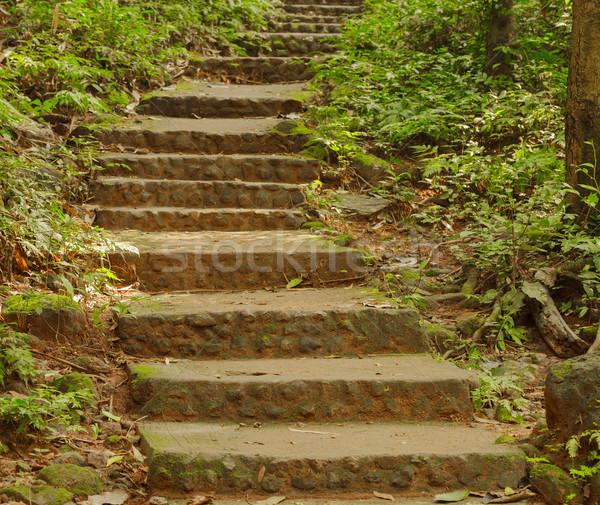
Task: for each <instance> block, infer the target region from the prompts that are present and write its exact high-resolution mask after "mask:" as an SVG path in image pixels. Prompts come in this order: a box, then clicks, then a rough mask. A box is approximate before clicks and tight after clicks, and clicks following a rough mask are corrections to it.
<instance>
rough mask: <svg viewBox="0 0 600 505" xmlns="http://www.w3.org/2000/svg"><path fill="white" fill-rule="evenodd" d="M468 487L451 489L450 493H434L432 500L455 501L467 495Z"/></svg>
mask: <svg viewBox="0 0 600 505" xmlns="http://www.w3.org/2000/svg"><path fill="white" fill-rule="evenodd" d="M470 492H471V491H469V490H468V489H461V490H459V491H453V492H452V493H444V494H436V495H435V499H434V501H441V502H445V503H451V502H457V501H462V500H464V499H465V498H466V497H467V496H469V493H470Z"/></svg>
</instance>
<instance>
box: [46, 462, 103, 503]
mask: <svg viewBox="0 0 600 505" xmlns="http://www.w3.org/2000/svg"><path fill="white" fill-rule="evenodd" d="M39 477H40V478H41V479H43V480H45V481H46V482H47V483H48V484H50V485H54V486H56V487H61V488H67V489H69V490H70V491H71V492H72V493H73V494H76V495H86V496H87V495H92V494H99V493H101V492H102V491H104V482H103V480H102V477H101V476H100V474H98V473H97V472H96V471H95V470H92V469H91V468H87V467H80V466H76V465H72V464H69V463H63V464H57V465H51V466H47V467H46V468H42V469H41V470H40V472H39Z"/></svg>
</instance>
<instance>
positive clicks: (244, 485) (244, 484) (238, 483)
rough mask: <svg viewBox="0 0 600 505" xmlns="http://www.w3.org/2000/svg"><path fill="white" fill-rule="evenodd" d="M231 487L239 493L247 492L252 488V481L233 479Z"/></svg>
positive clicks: (244, 478)
mask: <svg viewBox="0 0 600 505" xmlns="http://www.w3.org/2000/svg"><path fill="white" fill-rule="evenodd" d="M232 485H233V487H234V488H236V489H238V490H240V491H247V490H248V489H250V488H251V487H252V481H251V480H250V479H249V478H248V477H234V479H233V481H232Z"/></svg>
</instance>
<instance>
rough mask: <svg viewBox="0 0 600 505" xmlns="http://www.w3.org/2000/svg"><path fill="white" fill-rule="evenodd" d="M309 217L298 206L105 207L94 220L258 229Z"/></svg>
mask: <svg viewBox="0 0 600 505" xmlns="http://www.w3.org/2000/svg"><path fill="white" fill-rule="evenodd" d="M304 221H306V219H305V217H304V214H303V213H302V212H301V211H298V210H283V209H181V208H176V207H154V208H150V209H132V208H130V207H103V208H98V209H96V220H95V222H94V224H95V225H96V226H99V227H100V228H104V229H105V230H141V231H192V232H198V231H219V230H220V231H258V230H296V229H298V228H299V227H300V226H301V225H302V223H303V222H304Z"/></svg>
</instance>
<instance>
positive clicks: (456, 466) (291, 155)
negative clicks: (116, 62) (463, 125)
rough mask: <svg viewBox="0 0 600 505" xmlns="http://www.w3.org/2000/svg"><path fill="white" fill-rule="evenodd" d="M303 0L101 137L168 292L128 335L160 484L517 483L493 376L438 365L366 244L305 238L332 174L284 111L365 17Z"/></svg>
mask: <svg viewBox="0 0 600 505" xmlns="http://www.w3.org/2000/svg"><path fill="white" fill-rule="evenodd" d="M303 1H304V2H305V3H299V2H296V1H291V0H288V1H287V2H286V4H285V8H284V10H283V12H282V15H281V17H280V18H279V19H277V20H274V21H273V23H272V30H273V32H272V33H269V34H256V35H252V36H245V37H244V38H243V39H242V41H241V43H242V45H244V44H246V46H245V47H247V53H248V55H246V56H243V57H223V58H206V59H202V58H197V59H195V60H193V61H192V64H191V66H190V76H195V77H198V78H202V79H204V80H203V81H200V80H193V81H188V82H183V83H181V84H179V85H177V86H176V87H174V88H173V89H165V90H162V91H160V92H158V93H153V94H151V95H149V96H147V97H145V98H144V99H143V100H142V101H141V103H140V105H139V107H138V112H139V113H140V114H141V115H140V116H138V117H137V118H136V119H134V120H128V121H125V122H123V124H121V125H117V126H115V127H114V128H112V129H110V130H107V131H105V133H104V134H103V137H102V141H103V142H104V143H105V144H106V145H107V146H111V145H112V146H119V147H120V152H116V151H118V150H117V149H113V150H112V151H111V150H108V151H107V152H106V153H105V154H104V155H102V157H101V160H100V162H101V163H102V164H103V165H104V166H105V168H106V170H105V172H104V175H103V177H102V178H101V179H100V180H98V181H96V182H95V183H94V186H93V188H92V191H93V195H94V203H95V205H96V206H97V224H98V225H100V226H102V227H104V228H106V229H109V230H112V231H113V233H114V235H115V236H116V238H117V240H118V241H120V242H124V243H127V244H129V245H130V247H131V248H135V249H137V251H139V254H135V253H134V252H132V253H128V254H125V255H124V256H123V257H122V256H120V255H117V254H114V255H113V256H112V257H111V263H112V265H111V266H112V268H113V269H114V270H115V272H116V273H117V275H119V276H120V277H121V278H122V279H124V280H125V281H139V282H140V284H141V286H142V289H144V290H145V291H147V292H148V293H149V294H151V295H152V296H148V297H146V298H144V299H141V300H138V301H137V302H135V303H134V304H133V306H132V308H131V312H130V313H129V314H124V315H122V316H121V317H120V319H119V326H118V330H117V335H118V337H119V339H120V345H121V346H122V349H123V351H124V352H125V354H126V355H128V356H130V362H129V372H130V375H131V385H132V391H133V398H134V401H135V402H136V404H137V410H136V412H135V415H136V416H138V417H144V420H143V422H141V423H140V424H139V430H140V433H141V435H142V444H143V449H144V451H145V452H146V455H147V456H148V458H149V459H148V461H149V465H150V477H149V480H150V484H151V486H152V487H153V488H154V489H155V490H157V492H161V493H162V492H168V493H170V494H171V495H173V494H176V493H181V494H185V493H192V492H196V491H198V492H217V493H219V494H228V495H236V494H239V495H241V494H242V493H243V494H244V495H246V494H247V493H249V492H253V493H280V494H286V495H289V496H293V495H296V496H304V497H308V496H314V495H324V494H336V495H339V496H340V497H344V496H346V497H348V496H357V493H358V494H371V493H372V492H373V491H378V492H387V493H393V494H401V495H404V496H410V495H414V494H415V493H423V492H424V493H432V492H439V491H442V490H449V489H457V488H464V487H468V488H470V489H488V488H497V487H499V486H500V487H504V486H513V487H514V486H516V485H517V484H518V482H519V480H520V479H521V477H522V476H523V475H524V471H525V467H524V459H523V457H522V454H521V453H520V452H519V451H518V450H517V449H515V448H513V447H510V446H506V445H498V444H494V440H495V439H496V438H497V437H498V433H497V432H494V431H492V430H489V429H486V428H485V427H482V426H476V425H475V424H474V423H473V422H472V414H473V409H472V405H471V401H470V391H471V389H472V388H473V387H474V386H475V385H476V381H475V378H474V376H473V375H472V374H471V373H469V372H466V371H463V370H460V369H458V368H457V367H455V366H454V365H453V364H451V363H447V362H444V361H440V360H437V359H434V358H433V357H431V356H430V355H429V354H428V350H429V347H428V342H427V338H426V335H425V332H424V329H423V327H422V326H421V325H420V319H419V316H418V314H416V313H415V312H414V311H412V310H409V309H399V310H393V309H389V308H378V305H379V306H381V305H382V304H381V299H380V298H381V297H380V295H378V294H377V293H375V292H372V291H370V290H368V289H362V288H356V287H352V286H353V285H354V284H355V283H356V281H357V279H360V278H361V277H362V276H364V275H365V273H366V272H367V271H368V268H369V267H368V265H367V264H366V262H365V259H364V254H363V252H361V251H358V250H355V249H352V248H347V247H340V246H336V245H334V244H332V243H330V242H328V241H327V240H325V239H324V238H322V237H319V236H316V235H311V234H310V233H308V232H306V231H301V230H300V229H299V228H300V226H301V224H302V222H303V215H302V213H301V212H300V211H299V210H298V205H299V204H301V203H302V201H303V193H302V190H301V187H300V186H299V185H300V184H303V183H308V182H310V181H312V180H314V179H315V178H317V177H318V174H319V167H318V165H317V164H315V163H314V162H311V161H307V160H305V159H303V158H301V157H298V156H297V155H295V153H297V152H298V151H300V150H301V149H302V146H303V144H304V142H305V141H306V138H305V137H304V136H303V135H302V134H301V129H299V131H300V133H298V132H296V128H294V123H293V122H290V121H285V120H282V119H281V116H285V115H288V114H292V113H299V112H301V111H302V108H303V101H304V100H305V99H306V98H307V94H306V92H305V91H304V90H303V87H302V84H298V83H297V82H293V81H303V80H305V79H307V78H308V77H310V70H309V67H308V61H309V60H310V59H311V58H313V57H318V56H316V55H314V54H312V53H313V52H314V51H330V50H332V46H331V42H330V40H331V39H330V35H331V34H333V35H335V34H336V33H337V32H338V31H339V26H340V24H339V23H340V18H341V17H342V16H345V15H352V14H357V13H358V12H359V11H360V5H359V3H358V1H354V0H346V1H343V0H338V1H339V2H340V5H330V4H329V3H328V2H327V1H326V0H313V1H312V2H310V0H303ZM257 39H260V41H261V44H258V45H257V44H255V43H254V44H253V41H254V42H256V40H257ZM223 78H226V79H227V80H228V81H229V82H232V83H238V84H223V83H222V81H221V79H223ZM248 83H252V84H248ZM269 83H271V84H269ZM298 278H301V279H303V282H302V284H301V285H300V286H298V287H297V288H295V289H292V290H287V289H285V286H286V285H287V284H288V282H289V281H290V280H292V279H298ZM349 282H353V283H354V284H353V285H349ZM384 306H385V305H384Z"/></svg>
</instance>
